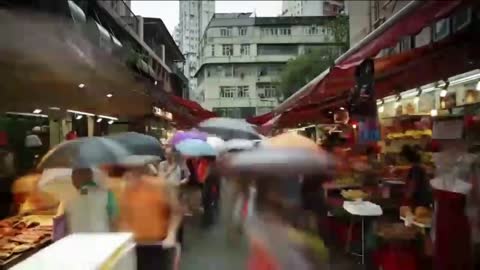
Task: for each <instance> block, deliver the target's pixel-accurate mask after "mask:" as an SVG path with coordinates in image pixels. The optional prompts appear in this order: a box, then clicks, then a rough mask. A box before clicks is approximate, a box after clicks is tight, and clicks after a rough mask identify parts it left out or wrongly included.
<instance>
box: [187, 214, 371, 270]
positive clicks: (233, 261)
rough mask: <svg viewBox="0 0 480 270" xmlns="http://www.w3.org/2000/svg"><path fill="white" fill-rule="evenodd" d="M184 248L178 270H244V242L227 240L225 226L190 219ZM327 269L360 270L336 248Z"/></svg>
mask: <svg viewBox="0 0 480 270" xmlns="http://www.w3.org/2000/svg"><path fill="white" fill-rule="evenodd" d="M184 239H185V247H184V249H183V251H182V260H181V267H180V269H181V270H245V269H246V265H245V263H246V258H247V254H248V248H247V243H246V240H245V239H244V238H242V237H239V240H237V241H228V238H227V234H226V232H225V227H224V226H222V225H215V226H213V227H212V228H210V229H204V228H201V226H200V225H199V222H198V221H196V220H195V219H193V218H190V220H188V221H187V224H186V227H185V234H184ZM330 254H331V259H330V261H331V262H330V264H329V267H328V269H331V270H360V269H362V267H361V266H360V265H358V264H357V263H356V260H355V259H353V258H352V257H351V256H349V255H346V254H345V253H344V252H343V251H342V250H341V249H339V248H331V249H330Z"/></svg>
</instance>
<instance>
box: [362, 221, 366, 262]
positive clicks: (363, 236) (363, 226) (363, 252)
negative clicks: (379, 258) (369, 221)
mask: <svg viewBox="0 0 480 270" xmlns="http://www.w3.org/2000/svg"><path fill="white" fill-rule="evenodd" d="M362 266H363V268H364V269H365V217H363V216H362Z"/></svg>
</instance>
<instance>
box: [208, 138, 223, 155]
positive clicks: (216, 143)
mask: <svg viewBox="0 0 480 270" xmlns="http://www.w3.org/2000/svg"><path fill="white" fill-rule="evenodd" d="M207 143H208V144H210V146H211V147H213V149H215V151H217V153H221V152H223V151H224V150H225V141H224V140H222V139H221V138H218V137H208V138H207Z"/></svg>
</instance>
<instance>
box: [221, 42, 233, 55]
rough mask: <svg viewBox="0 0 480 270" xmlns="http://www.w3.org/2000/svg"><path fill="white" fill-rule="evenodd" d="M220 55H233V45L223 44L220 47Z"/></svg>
mask: <svg viewBox="0 0 480 270" xmlns="http://www.w3.org/2000/svg"><path fill="white" fill-rule="evenodd" d="M222 55H224V56H231V55H233V45H232V44H223V45H222Z"/></svg>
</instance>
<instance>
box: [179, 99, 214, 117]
mask: <svg viewBox="0 0 480 270" xmlns="http://www.w3.org/2000/svg"><path fill="white" fill-rule="evenodd" d="M170 98H171V99H172V101H173V102H174V103H177V104H179V105H181V106H182V107H184V108H186V109H188V110H189V111H190V112H191V113H192V114H193V115H194V116H195V117H197V118H204V119H207V118H211V117H216V116H217V115H216V114H215V113H214V112H211V111H209V110H206V109H204V108H203V107H202V106H201V105H200V104H198V103H197V102H195V101H192V100H187V99H183V98H181V97H179V96H175V95H171V96H170Z"/></svg>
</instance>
